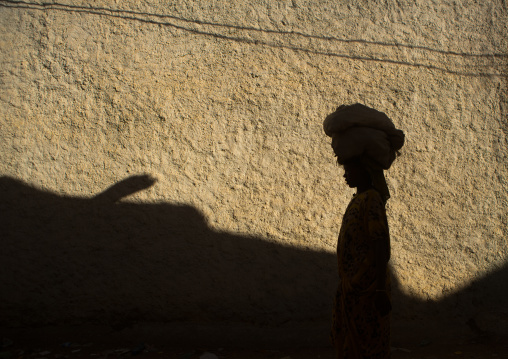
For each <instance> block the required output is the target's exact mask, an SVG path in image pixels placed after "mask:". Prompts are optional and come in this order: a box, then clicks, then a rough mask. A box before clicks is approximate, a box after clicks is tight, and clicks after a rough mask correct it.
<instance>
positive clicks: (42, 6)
mask: <svg viewBox="0 0 508 359" xmlns="http://www.w3.org/2000/svg"><path fill="white" fill-rule="evenodd" d="M0 6H2V7H5V8H21V9H31V10H40V11H49V10H54V11H64V12H74V13H86V14H90V15H99V16H107V17H112V18H120V19H124V20H131V21H138V22H142V23H147V24H154V25H159V26H168V27H172V28H175V29H179V30H183V31H187V32H190V33H193V34H197V35H203V36H210V37H214V38H218V39H223V40H228V41H236V42H242V43H247V44H254V45H262V46H268V47H275V48H281V49H288V50H293V51H301V52H305V53H309V54H313V55H323V56H331V57H337V58H345V59H351V60H361V61H368V62H380V63H388V64H395V65H401V66H409V67H415V68H427V69H430V70H437V71H441V72H444V73H448V74H452V75H461V76H471V77H491V76H500V77H506V76H508V75H507V74H506V73H504V72H501V73H489V72H470V71H455V70H450V69H447V68H445V67H441V66H436V65H432V64H423V63H416V62H414V63H412V62H407V61H400V60H393V59H388V58H378V57H373V56H351V55H348V54H345V53H336V52H331V51H322V50H315V49H311V48H305V47H301V46H295V45H291V44H285V43H284V41H280V40H279V41H275V40H274V41H267V40H263V39H253V38H251V37H239V36H233V35H229V34H227V35H225V34H221V33H219V32H214V31H206V30H203V29H201V28H200V26H208V27H211V28H213V29H224V30H240V31H246V32H250V33H251V34H255V33H263V34H267V35H270V34H272V35H281V36H286V37H288V36H289V37H293V38H294V37H301V38H307V39H316V40H324V41H329V42H339V43H344V44H346V43H354V44H360V45H364V46H374V47H384V48H390V49H392V50H393V49H409V50H419V51H426V52H431V53H436V54H440V55H445V56H453V57H463V58H486V59H502V60H504V59H506V58H508V54H507V53H484V54H474V53H466V52H457V51H446V50H440V49H433V48H430V47H426V46H418V45H409V44H398V43H387V42H377V41H368V40H362V39H342V38H337V37H333V36H317V35H311V34H306V33H302V32H298V31H280V30H271V29H260V28H255V27H244V26H238V25H228V24H218V23H213V22H207V21H200V20H190V19H185V18H181V17H177V16H173V15H161V14H152V13H146V12H138V11H132V10H119V9H113V8H105V7H93V6H77V5H67V4H60V3H32V2H26V1H15V0H0ZM169 21H174V22H169ZM179 22H181V23H183V24H186V25H191V26H194V27H189V26H185V25H179V24H178V23H179ZM493 66H494V67H495V66H496V65H494V64H490V65H488V66H482V65H475V66H474V67H475V68H481V67H493ZM497 66H501V68H502V69H504V64H498V65H497Z"/></svg>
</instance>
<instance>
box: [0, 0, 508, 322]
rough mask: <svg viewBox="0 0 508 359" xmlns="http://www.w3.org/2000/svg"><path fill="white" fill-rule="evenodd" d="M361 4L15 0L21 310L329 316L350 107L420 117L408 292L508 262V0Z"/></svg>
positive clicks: (9, 141) (397, 173) (402, 213)
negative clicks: (337, 114)
mask: <svg viewBox="0 0 508 359" xmlns="http://www.w3.org/2000/svg"><path fill="white" fill-rule="evenodd" d="M347 3H348V4H347V5H341V4H340V2H337V1H324V0H321V1H308V2H306V1H302V0H294V1H276V2H275V1H251V2H249V1H235V2H231V1H226V0H225V1H196V2H193V1H188V0H186V1H174V2H166V1H134V0H132V1H121V2H115V3H113V2H110V1H94V2H88V1H82V2H80V1H62V2H61V3H55V4H54V5H47V4H46V5H37V3H36V2H29V1H27V2H14V1H12V2H11V1H0V63H1V64H2V65H1V69H0V139H1V141H0V156H1V157H0V158H1V162H0V174H1V175H2V176H3V177H2V179H1V182H0V183H1V190H2V198H3V205H2V207H1V209H2V217H3V219H2V236H3V239H2V242H3V244H2V247H3V249H2V251H1V254H0V256H1V257H2V258H1V261H2V263H3V264H2V267H3V270H2V274H1V276H0V286H1V287H0V288H1V290H0V292H1V297H2V302H3V303H5V306H3V307H2V308H3V313H1V314H2V315H4V316H6V317H7V318H9V319H8V320H9V323H13V324H14V325H18V324H19V325H23V324H26V323H33V322H36V323H42V324H45V323H46V324H47V323H50V322H59V321H60V322H73V321H76V320H78V321H87V320H89V319H90V318H103V319H104V320H105V321H108V320H111V321H117V320H118V318H117V317H125V318H127V319H125V320H127V321H129V320H149V321H150V320H151V321H157V320H161V321H179V320H181V321H185V320H196V321H228V320H231V321H244V322H249V321H251V322H254V323H258V324H259V323H261V324H280V323H283V322H285V321H287V320H296V321H298V320H300V321H304V320H313V318H314V319H315V318H318V319H319V320H323V321H326V320H327V318H328V317H327V316H328V313H329V312H328V310H329V307H330V305H331V298H332V296H333V291H334V286H335V280H336V274H335V272H334V271H335V262H334V261H335V259H334V250H335V243H336V237H337V233H338V230H339V227H340V222H341V215H342V213H343V211H344V210H345V207H346V205H347V203H348V200H349V198H350V197H351V195H352V191H351V190H350V189H349V188H347V186H346V185H345V183H344V182H343V180H342V172H341V169H340V168H339V167H338V166H337V165H335V164H334V157H333V154H332V151H331V148H330V145H329V142H330V141H329V139H328V138H327V137H326V136H325V135H324V133H323V131H322V120H323V119H324V117H325V116H326V115H327V114H328V113H330V112H331V111H333V110H334V109H335V108H336V107H337V106H338V105H340V104H343V103H345V104H350V103H355V102H361V103H364V104H366V105H368V106H372V107H374V108H376V109H378V110H380V111H383V112H385V113H386V114H387V115H388V116H389V117H391V118H392V119H393V121H394V123H395V124H396V126H397V127H398V128H400V129H402V130H404V131H405V133H406V139H407V141H406V145H405V147H404V148H403V149H402V156H401V157H400V158H398V159H397V160H396V162H395V163H394V165H393V167H392V168H391V169H390V170H389V171H388V172H387V174H386V176H387V181H388V185H389V187H390V190H391V193H392V199H391V200H390V201H389V204H388V216H389V223H390V226H391V233H392V262H391V265H392V268H393V272H394V278H395V280H396V282H397V283H398V288H399V290H400V293H401V294H400V296H401V298H403V299H402V300H406V301H416V302H418V303H425V302H426V301H428V300H431V301H434V302H436V303H438V302H439V303H440V302H443V301H446V300H448V299H449V298H453V295H454V293H459V292H460V291H462V290H464V288H466V287H468V286H470V285H471V283H472V282H474V281H477V282H478V281H481V280H482V278H484V277H486V276H488V275H489V273H491V272H494V273H505V272H506V270H505V269H503V268H505V267H504V266H505V263H506V260H507V258H508V245H507V243H506V236H507V234H508V229H507V226H508V216H507V211H506V208H507V204H508V202H507V201H508V192H507V186H508V185H507V183H508V182H507V181H508V179H507V176H508V168H507V164H508V161H507V155H508V149H507V137H506V136H507V134H508V133H507V128H508V127H507V120H508V118H507V115H508V111H507V106H508V104H507V98H508V97H507V86H506V82H507V81H506V80H507V76H508V73H507V71H506V70H507V59H508V37H507V36H506V34H507V33H508V25H507V24H508V16H507V14H508V9H507V8H506V4H504V3H502V2H491V1H488V2H480V3H470V2H467V1H458V2H457V1H453V2H452V1H444V0H443V1H440V2H430V1H416V2H414V3H413V4H397V3H396V2H392V1H369V2H365V1H351V2H347ZM143 174H145V175H147V176H151V177H152V178H153V179H154V180H155V182H154V183H152V182H151V180H150V179H148V177H135V176H138V175H143ZM132 176H134V177H132ZM129 177H132V178H130V180H127V181H126V182H121V181H122V180H125V179H126V178H129ZM119 182H120V183H119ZM115 183H119V184H118V185H117V187H115V188H113V189H112V190H111V191H110V192H107V193H106V194H104V195H103V196H98V197H97V198H95V196H97V195H99V194H100V193H101V192H103V191H105V190H106V189H107V188H109V187H110V186H112V185H114V184H115ZM141 189H142V190H141ZM130 193H133V194H132V195H129V194H130ZM120 198H121V199H120ZM114 199H119V201H117V202H114ZM503 270H504V272H503ZM505 277H506V275H505V274H503V277H502V278H505ZM496 278H497V277H496ZM475 283H476V282H475ZM501 287H502V286H501V284H500V283H498V282H495V283H494V284H493V285H491V286H489V287H488V288H490V289H492V288H494V289H495V290H497V289H499V290H501V289H500V288H501ZM496 288H497V289H496ZM481 292H482V291H481V290H479V289H478V290H476V291H475V292H474V293H473V294H472V296H473V297H474V298H476V297H478V298H480V297H481V296H482V294H481ZM494 292H495V291H494ZM489 293H490V292H489ZM473 297H469V296H466V297H464V298H463V299H460V300H462V301H465V302H466V303H465V304H464V303H462V304H461V305H460V306H459V307H460V308H467V315H469V316H474V315H477V314H478V313H479V312H489V313H490V310H491V309H492V308H493V309H492V310H495V311H497V312H504V313H506V311H507V310H506V306H505V305H504V304H503V303H502V302H499V303H498V302H496V303H497V304H495V306H494V307H493V306H491V305H490V304H488V305H487V306H483V307H482V306H481V305H479V304H478V305H477V304H474V303H473V302H474V300H473V299H474V298H473ZM295 298H296V299H295ZM404 298H405V299H404ZM447 298H448V299H447ZM472 298H473V299H472ZM482 298H483V297H482ZM457 300H459V299H457ZM460 300H459V301H460ZM489 303H490V302H489ZM168 308H170V309H168ZM316 308H318V309H316ZM397 310H399V311H400V313H401V314H400V315H401V316H402V317H404V316H410V314H409V313H407V311H404V310H403V308H402V309H400V308H399V309H397ZM115 313H116V314H115ZM125 313H129V314H125ZM413 314H414V313H413ZM455 314H457V313H455ZM455 314H454V315H455ZM77 318H78V319H77ZM108 318H109V319H108ZM115 318H116V319H115ZM505 324H506V323H505Z"/></svg>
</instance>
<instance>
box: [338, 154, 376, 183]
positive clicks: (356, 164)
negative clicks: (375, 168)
mask: <svg viewBox="0 0 508 359" xmlns="http://www.w3.org/2000/svg"><path fill="white" fill-rule="evenodd" d="M342 167H343V168H344V179H345V180H346V183H347V184H348V186H349V187H351V188H355V187H360V188H367V187H370V186H372V178H371V176H370V172H369V171H368V170H367V168H366V167H365V166H364V165H363V164H362V162H361V160H360V159H359V158H353V159H351V160H349V161H346V162H344V164H343V165H342Z"/></svg>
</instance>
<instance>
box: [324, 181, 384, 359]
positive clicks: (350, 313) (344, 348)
mask: <svg viewBox="0 0 508 359" xmlns="http://www.w3.org/2000/svg"><path fill="white" fill-rule="evenodd" d="M379 240H383V241H388V250H389V240H390V237H389V232H388V223H387V220H386V211H385V205H384V202H383V200H382V198H381V195H380V194H379V193H378V192H377V191H376V190H374V189H370V190H368V191H365V192H362V193H360V194H358V195H356V196H355V197H353V199H352V200H351V202H350V203H349V206H348V207H347V209H346V212H345V214H344V218H343V220H342V226H341V229H340V234H339V240H338V245H337V256H338V264H339V277H340V281H339V286H338V289H337V294H336V296H335V303H334V312H333V327H332V340H333V342H334V345H335V347H336V349H337V355H338V356H337V357H338V358H340V359H364V358H365V359H366V358H369V359H387V358H390V318H389V315H384V316H382V315H380V314H379V312H378V310H377V308H376V306H375V304H374V296H375V295H376V289H377V288H376V279H377V273H376V268H375V258H376V257H375V255H376V253H375V247H376V245H375V241H379ZM387 258H389V253H387ZM386 270H387V275H386V283H385V290H386V291H387V292H388V295H389V294H390V275H389V273H388V268H386Z"/></svg>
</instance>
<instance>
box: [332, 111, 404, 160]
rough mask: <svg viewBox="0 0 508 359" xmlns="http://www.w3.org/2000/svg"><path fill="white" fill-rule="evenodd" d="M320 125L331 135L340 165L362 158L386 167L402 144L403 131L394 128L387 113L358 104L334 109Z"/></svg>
mask: <svg viewBox="0 0 508 359" xmlns="http://www.w3.org/2000/svg"><path fill="white" fill-rule="evenodd" d="M323 128H324V131H325V133H326V135H328V136H330V137H332V148H333V151H334V152H335V155H336V156H337V161H338V163H339V164H343V163H344V162H345V161H348V160H350V159H352V158H365V159H366V160H368V161H369V162H374V163H375V165H376V166H379V167H380V168H381V169H385V170H386V169H388V168H390V166H391V164H392V162H393V161H394V160H395V157H396V152H397V151H398V150H400V149H401V148H402V146H403V145H404V133H403V132H402V131H401V130H397V129H396V128H395V125H394V124H393V122H392V121H391V120H390V119H389V118H388V116H386V115H385V114H384V113H383V112H380V111H377V110H375V109H373V108H370V107H367V106H365V105H362V104H359V103H357V104H354V105H342V106H340V107H339V108H337V110H336V111H335V112H333V113H331V114H330V115H328V116H327V117H326V119H325V121H324V122H323Z"/></svg>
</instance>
